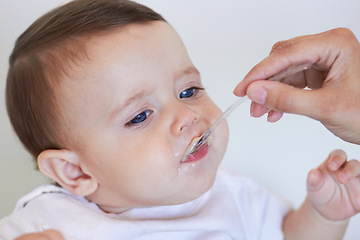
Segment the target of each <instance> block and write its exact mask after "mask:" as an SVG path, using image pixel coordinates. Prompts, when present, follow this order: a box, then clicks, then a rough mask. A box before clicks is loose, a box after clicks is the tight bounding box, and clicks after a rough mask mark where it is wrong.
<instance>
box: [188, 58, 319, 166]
mask: <svg viewBox="0 0 360 240" xmlns="http://www.w3.org/2000/svg"><path fill="white" fill-rule="evenodd" d="M311 66H312V64H309V63H306V64H300V65H295V66H292V67H290V68H288V69H286V70H284V71H282V72H280V73H278V74H275V75H274V76H272V77H271V78H269V79H268V80H270V81H281V79H283V78H285V77H287V76H290V75H292V74H295V73H298V72H301V71H305V70H306V69H309V68H310V67H311ZM247 99H248V97H247V96H244V97H240V98H239V99H237V100H236V101H235V102H234V103H233V104H232V105H230V107H229V108H228V109H226V110H225V112H224V113H223V114H221V115H220V117H218V118H217V119H216V120H215V122H214V123H213V124H212V125H211V126H210V128H209V129H208V130H206V131H205V132H204V133H203V134H202V135H201V136H200V137H198V138H195V139H194V140H193V141H192V143H191V144H190V145H189V147H188V148H187V149H186V151H185V154H184V157H183V159H182V161H186V159H187V155H189V154H194V153H196V152H198V151H199V149H200V148H201V146H203V145H204V144H205V143H206V142H208V140H209V137H210V135H211V133H212V132H213V131H214V129H215V128H216V127H217V126H218V125H219V124H220V123H221V122H222V121H223V120H224V119H225V118H226V117H227V116H229V114H230V113H231V112H232V111H233V110H234V109H235V108H237V107H238V106H239V105H240V104H242V103H243V102H245V101H246V100H247ZM196 140H197V141H196Z"/></svg>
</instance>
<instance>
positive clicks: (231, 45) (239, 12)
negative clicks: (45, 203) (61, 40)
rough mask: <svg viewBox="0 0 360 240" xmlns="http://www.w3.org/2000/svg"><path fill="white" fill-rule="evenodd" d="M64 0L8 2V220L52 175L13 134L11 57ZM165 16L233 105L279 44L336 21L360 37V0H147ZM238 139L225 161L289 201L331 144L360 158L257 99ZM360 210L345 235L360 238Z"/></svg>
mask: <svg viewBox="0 0 360 240" xmlns="http://www.w3.org/2000/svg"><path fill="white" fill-rule="evenodd" d="M63 2H64V1H63V0H52V1H49V0H31V1H20V0H0V4H1V5H0V33H1V40H0V41H1V45H0V74H1V75H0V101H1V107H0V159H1V160H0V218H1V217H3V216H5V215H8V214H9V213H10V212H11V211H12V209H13V207H14V204H15V202H16V200H17V199H18V198H19V197H20V196H22V195H24V194H25V193H27V192H29V191H30V190H31V189H33V188H34V187H35V186H37V185H40V184H42V183H44V182H46V181H47V180H46V179H45V178H44V177H42V176H41V175H40V174H39V173H38V172H37V171H36V170H35V165H34V164H33V162H32V158H31V157H30V155H28V154H27V153H26V152H25V151H24V150H23V148H22V146H21V144H20V143H19V141H18V140H17V139H16V137H15V134H14V133H13V131H12V129H11V127H10V124H9V121H8V118H7V115H6V110H5V101H4V97H5V96H4V89H5V82H6V74H7V68H8V57H9V55H10V53H11V51H12V48H13V45H14V41H15V39H16V38H17V37H18V36H19V35H20V34H21V33H22V32H23V31H24V30H25V29H26V28H27V27H28V26H29V25H30V24H31V23H32V22H33V21H34V20H35V19H36V18H38V17H39V16H41V15H42V14H43V13H45V12H46V11H48V10H50V9H51V8H53V7H55V6H58V5H59V4H61V3H63ZM138 2H140V3H143V4H145V5H147V6H149V7H152V8H153V9H154V10H156V11H158V12H159V13H160V14H162V15H163V16H164V17H165V18H166V19H167V20H168V21H169V22H170V23H171V24H172V25H173V26H174V27H175V29H176V30H177V31H178V32H179V34H180V36H181V37H182V38H183V40H184V42H185V45H186V47H187V49H188V51H189V54H190V57H191V58H192V60H193V62H194V64H195V66H196V67H197V68H198V69H199V70H200V72H201V74H202V78H203V82H204V85H205V87H206V88H207V90H208V92H209V94H210V95H211V96H212V97H213V99H214V101H215V102H216V103H217V104H218V105H219V106H220V108H222V109H223V110H225V108H226V107H227V106H228V105H230V104H231V103H232V102H233V101H234V100H235V97H234V96H233V94H232V90H233V88H234V87H235V86H236V84H237V83H238V82H239V81H240V80H241V79H242V78H243V76H244V75H245V74H246V73H247V72H248V71H249V70H250V69H251V67H252V66H253V65H255V64H256V63H257V62H259V61H260V60H261V59H263V58H264V57H265V56H266V55H267V54H268V53H269V51H270V49H271V47H272V45H273V44H274V43H275V42H277V41H279V40H285V39H289V38H292V37H295V36H299V35H304V34H314V33H319V32H322V31H326V30H329V29H331V28H335V27H347V28H350V29H351V30H352V31H353V32H354V33H355V34H356V36H357V37H358V38H360V23H359V20H360V17H359V12H360V1H358V0H342V1H339V0H312V1H310V0H305V1H304V0H303V1H299V0H298V1H294V0H283V1H282V0H273V1H268V0H251V1H250V0H243V1H235V0H221V1H219V0H171V1H169V0H142V1H141V0H139V1H138ZM228 121H229V125H230V143H229V146H228V151H227V153H226V156H225V160H224V162H223V166H224V167H227V168H229V167H230V168H232V169H234V170H237V171H240V172H242V173H244V174H247V175H250V176H252V177H253V178H255V179H257V180H258V181H259V182H261V183H262V184H264V185H266V186H267V187H269V188H270V189H272V190H273V191H274V192H276V193H278V194H279V195H281V196H283V197H284V198H286V199H288V200H289V201H290V202H291V203H292V204H293V205H294V207H297V206H299V204H301V202H302V201H303V199H304V197H305V195H306V192H305V179H306V174H307V172H308V171H309V170H310V169H311V168H314V167H316V166H317V165H319V164H320V163H321V162H322V161H323V160H324V159H325V158H326V157H327V155H328V154H329V153H330V151H331V150H333V149H336V148H341V149H343V150H345V151H346V152H347V154H348V156H349V158H356V159H360V146H356V145H352V144H349V143H345V142H343V141H341V140H340V139H338V138H337V137H335V136H334V135H332V134H331V133H329V132H328V131H327V130H326V129H325V128H324V127H323V126H322V125H321V124H320V123H318V122H316V121H314V120H311V119H308V118H306V117H302V116H297V115H285V117H284V118H283V119H282V120H281V121H280V122H278V123H275V124H270V123H267V122H266V118H260V119H255V118H250V117H249V102H247V103H245V104H243V105H242V106H240V107H239V109H237V110H236V111H235V112H234V113H232V115H230V117H229V119H228ZM359 227H360V214H359V215H357V216H356V217H354V218H353V219H352V221H351V223H350V226H349V229H348V232H347V235H346V237H345V239H347V240H350V239H351V240H352V239H360V229H359Z"/></svg>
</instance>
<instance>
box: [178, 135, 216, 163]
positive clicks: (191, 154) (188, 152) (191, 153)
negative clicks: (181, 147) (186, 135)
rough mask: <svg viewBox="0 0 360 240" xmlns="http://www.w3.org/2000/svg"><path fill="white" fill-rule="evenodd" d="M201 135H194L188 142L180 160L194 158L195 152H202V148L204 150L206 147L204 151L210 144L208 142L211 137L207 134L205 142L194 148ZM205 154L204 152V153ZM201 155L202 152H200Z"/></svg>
mask: <svg viewBox="0 0 360 240" xmlns="http://www.w3.org/2000/svg"><path fill="white" fill-rule="evenodd" d="M201 137H202V136H200V137H196V138H194V139H193V140H192V141H191V143H190V144H189V146H188V147H187V148H186V151H185V153H184V156H183V157H182V159H181V162H185V161H189V160H195V156H196V155H197V153H199V152H203V151H202V150H204V149H205V148H206V152H207V149H208V147H209V145H210V142H211V140H212V137H211V136H209V138H207V139H206V142H205V143H203V144H202V146H201V147H200V148H195V146H196V144H197V143H198V142H199V140H200V139H201ZM205 154H206V153H205ZM201 155H202V154H201Z"/></svg>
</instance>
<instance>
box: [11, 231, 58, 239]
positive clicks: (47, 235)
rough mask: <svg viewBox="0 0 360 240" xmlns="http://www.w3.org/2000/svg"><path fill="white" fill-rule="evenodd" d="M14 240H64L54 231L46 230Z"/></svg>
mask: <svg viewBox="0 0 360 240" xmlns="http://www.w3.org/2000/svg"><path fill="white" fill-rule="evenodd" d="M14 240H65V239H64V237H63V236H62V235H61V234H60V233H59V232H58V231H56V230H47V231H44V232H39V233H29V234H24V235H22V236H20V237H18V238H16V239H14Z"/></svg>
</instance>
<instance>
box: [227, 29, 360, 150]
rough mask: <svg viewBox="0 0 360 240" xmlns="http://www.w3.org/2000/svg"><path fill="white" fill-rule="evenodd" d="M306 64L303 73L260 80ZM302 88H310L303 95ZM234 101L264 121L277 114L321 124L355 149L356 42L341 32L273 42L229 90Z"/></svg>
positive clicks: (358, 102)
mask: <svg viewBox="0 0 360 240" xmlns="http://www.w3.org/2000/svg"><path fill="white" fill-rule="evenodd" d="M303 63H310V64H313V65H312V67H311V68H310V69H308V70H306V71H305V72H302V73H300V74H296V75H294V76H290V77H287V78H285V79H283V81H282V82H285V83H286V84H283V83H281V82H275V81H266V79H268V78H270V77H271V76H273V75H275V74H276V73H278V72H280V71H282V70H284V69H287V68H289V67H291V66H294V65H298V64H303ZM305 87H308V88H310V89H312V90H311V91H309V90H304V88H305ZM234 93H235V94H236V95H237V96H244V95H246V94H247V95H248V97H249V98H250V99H251V100H252V101H253V102H252V105H251V110H250V111H251V114H252V116H254V117H260V116H262V115H264V114H265V113H267V112H268V121H270V122H275V121H277V120H279V119H280V118H281V116H282V113H283V112H288V113H296V114H301V115H305V116H308V117H311V118H313V119H316V120H319V121H321V122H322V123H323V124H324V125H325V127H327V128H328V129H329V130H330V131H331V132H333V133H334V134H335V135H337V136H339V137H340V138H342V139H343V140H345V141H348V142H352V143H356V144H360V43H359V41H358V40H357V39H356V37H355V35H354V34H353V33H352V32H351V31H350V30H349V29H344V28H338V29H333V30H330V31H327V32H324V33H320V34H315V35H308V36H301V37H296V38H293V39H290V40H287V41H281V42H278V43H276V44H275V45H274V46H273V48H272V50H271V52H270V55H269V56H268V57H266V58H265V59H264V60H263V61H261V62H260V63H258V64H257V65H256V66H255V67H254V68H253V69H251V71H250V72H249V73H248V74H247V75H246V76H245V78H244V79H243V81H241V82H240V83H239V84H238V86H237V87H236V88H235V90H234Z"/></svg>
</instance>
